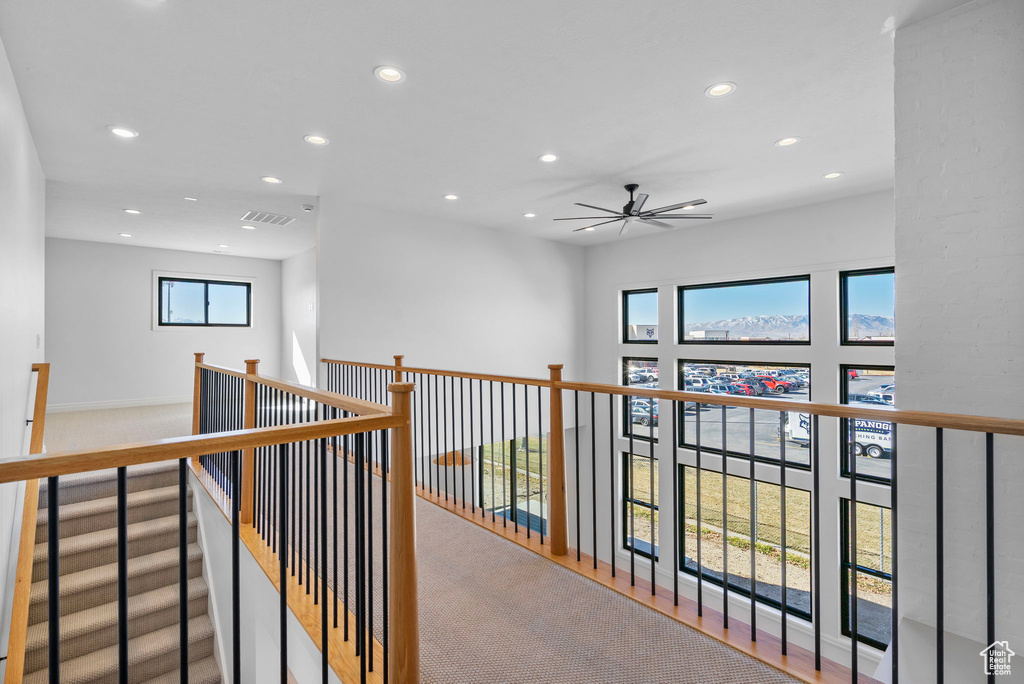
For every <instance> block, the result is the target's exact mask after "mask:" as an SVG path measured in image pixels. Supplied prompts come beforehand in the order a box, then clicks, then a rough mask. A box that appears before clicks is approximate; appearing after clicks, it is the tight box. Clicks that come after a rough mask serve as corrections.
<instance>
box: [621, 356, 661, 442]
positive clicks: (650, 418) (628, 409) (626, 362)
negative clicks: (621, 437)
mask: <svg viewBox="0 0 1024 684" xmlns="http://www.w3.org/2000/svg"><path fill="white" fill-rule="evenodd" d="M622 384H623V385H626V386H628V387H643V388H645V389H657V387H658V360H657V359H642V358H636V357H632V356H626V357H624V358H623V359H622ZM622 411H623V417H622V424H623V429H622V432H623V434H625V435H626V436H630V435H632V436H633V437H634V438H636V439H645V440H650V439H654V440H657V439H658V400H657V399H648V398H647V397H623V398H622Z"/></svg>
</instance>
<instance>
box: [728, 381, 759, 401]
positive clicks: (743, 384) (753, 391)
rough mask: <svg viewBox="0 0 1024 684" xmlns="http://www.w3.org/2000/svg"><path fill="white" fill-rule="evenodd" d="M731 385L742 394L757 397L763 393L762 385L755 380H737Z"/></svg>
mask: <svg viewBox="0 0 1024 684" xmlns="http://www.w3.org/2000/svg"><path fill="white" fill-rule="evenodd" d="M733 387H736V388H738V389H739V390H741V393H742V394H749V395H750V396H754V397H759V396H761V395H762V394H764V385H762V384H761V383H759V382H757V381H756V380H754V381H751V380H749V379H747V378H744V379H742V380H738V381H736V382H734V383H733Z"/></svg>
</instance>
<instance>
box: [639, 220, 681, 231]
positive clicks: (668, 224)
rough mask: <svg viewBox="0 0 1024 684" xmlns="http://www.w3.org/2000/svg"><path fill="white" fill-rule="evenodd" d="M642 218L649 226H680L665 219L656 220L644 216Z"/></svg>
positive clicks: (671, 227) (665, 227)
mask: <svg viewBox="0 0 1024 684" xmlns="http://www.w3.org/2000/svg"><path fill="white" fill-rule="evenodd" d="M640 220H641V221H643V222H644V223H646V224H647V225H649V226H657V227H658V228H664V229H665V230H672V229H673V228H678V227H679V226H673V225H672V224H671V223H665V222H664V221H655V220H654V219H645V218H642V219H640Z"/></svg>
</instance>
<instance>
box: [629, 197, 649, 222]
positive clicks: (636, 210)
mask: <svg viewBox="0 0 1024 684" xmlns="http://www.w3.org/2000/svg"><path fill="white" fill-rule="evenodd" d="M647 197H648V195H645V194H644V193H642V192H641V193H640V194H639V195H637V196H636V201H634V202H633V209H632V211H630V212H629V213H630V214H632V215H633V216H639V215H640V210H641V209H643V208H644V202H646V201H647Z"/></svg>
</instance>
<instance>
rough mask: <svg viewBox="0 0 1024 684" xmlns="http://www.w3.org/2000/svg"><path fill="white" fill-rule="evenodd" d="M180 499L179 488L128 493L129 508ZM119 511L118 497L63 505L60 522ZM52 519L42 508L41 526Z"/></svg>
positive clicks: (45, 509)
mask: <svg viewBox="0 0 1024 684" xmlns="http://www.w3.org/2000/svg"><path fill="white" fill-rule="evenodd" d="M177 498H178V486H177V485H171V486H168V487H157V488H155V489H142V490H139V491H137V492H128V501H127V504H128V507H129V508H132V507H134V506H145V505H147V504H151V503H156V502H158V501H168V500H174V499H177ZM116 510H117V496H108V497H104V498H101V499H87V500H86V501H80V502H78V503H69V504H61V506H60V521H61V522H64V521H67V520H71V519H74V518H83V517H86V516H90V515H96V514H98V513H106V512H109V511H116ZM49 519H50V510H49V509H48V508H40V509H39V513H38V515H37V517H36V521H37V523H38V524H39V525H45V524H47V522H48V521H49Z"/></svg>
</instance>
